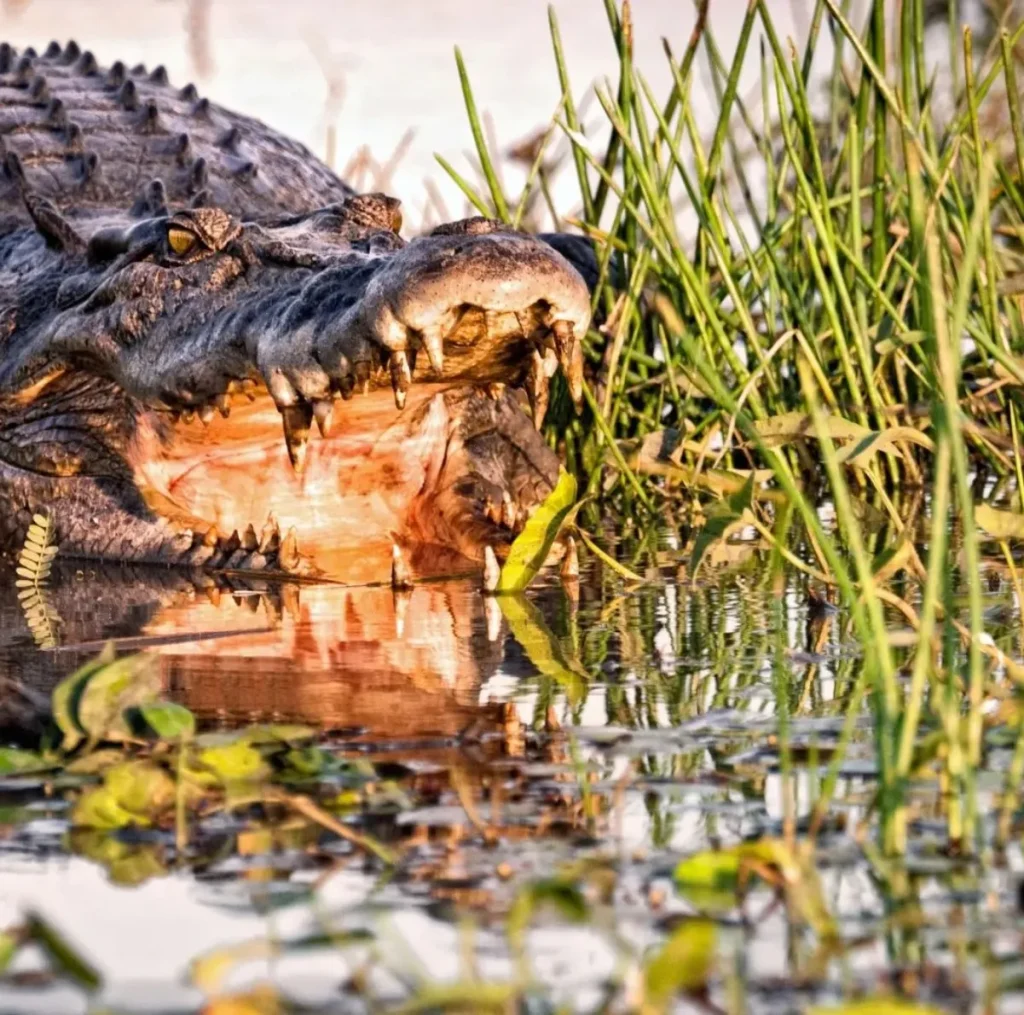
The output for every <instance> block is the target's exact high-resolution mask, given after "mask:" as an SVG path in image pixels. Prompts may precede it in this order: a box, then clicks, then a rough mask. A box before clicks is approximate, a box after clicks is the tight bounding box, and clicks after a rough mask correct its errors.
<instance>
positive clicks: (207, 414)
mask: <svg viewBox="0 0 1024 1015" xmlns="http://www.w3.org/2000/svg"><path fill="white" fill-rule="evenodd" d="M216 412H217V409H216V407H214V406H213V405H204V406H203V407H202V408H201V409H200V410H199V422H200V423H202V424H203V426H209V425H210V421H211V420H212V419H213V417H214V415H215V414H216Z"/></svg>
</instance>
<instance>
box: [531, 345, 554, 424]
mask: <svg viewBox="0 0 1024 1015" xmlns="http://www.w3.org/2000/svg"><path fill="white" fill-rule="evenodd" d="M550 393H551V381H550V380H549V378H548V374H547V372H546V370H545V364H544V357H543V356H542V355H541V354H540V351H539V350H538V349H534V350H533V352H532V353H531V354H530V366H529V369H528V370H527V373H526V395H527V397H528V398H529V399H530V411H531V413H532V414H533V425H534V426H535V427H536V428H537V429H538V430H539V429H540V428H541V427H542V426H543V424H544V417H545V416H546V415H547V411H548V396H549V395H550Z"/></svg>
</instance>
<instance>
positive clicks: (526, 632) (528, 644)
mask: <svg viewBox="0 0 1024 1015" xmlns="http://www.w3.org/2000/svg"><path fill="white" fill-rule="evenodd" d="M498 602H499V604H500V605H501V612H502V613H503V614H504V615H505V620H506V621H508V627H509V630H510V631H511V632H512V637H513V638H515V640H516V641H517V642H519V644H520V645H521V646H522V649H523V651H524V652H525V653H526V656H527V658H528V659H529V660H530V662H531V663H533V665H534V666H535V667H536V668H537V670H538V671H539V672H540V673H541V674H542V675H543V676H545V677H551V679H552V680H554V681H555V683H557V684H558V685H560V686H561V687H563V688H564V689H565V693H566V696H567V697H568V699H569V702H570V703H571V704H577V703H578V702H580V701H581V700H582V698H583V695H584V692H585V691H586V688H587V685H588V684H589V683H590V674H589V673H587V671H586V670H585V669H584V668H583V666H582V665H581V664H580V662H579V660H578V659H576V658H575V656H573V655H571V654H567V652H566V651H565V648H564V646H563V645H562V643H561V642H560V641H559V640H558V639H557V638H556V637H555V636H554V634H552V632H551V630H550V628H549V627H548V626H547V624H546V623H545V621H544V615H543V614H542V613H541V612H540V610H538V609H537V607H536V606H534V605H533V603H531V602H530V601H529V600H528V599H527V598H526V597H525V596H521V595H520V596H499V597H498Z"/></svg>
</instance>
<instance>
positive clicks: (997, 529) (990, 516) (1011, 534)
mask: <svg viewBox="0 0 1024 1015" xmlns="http://www.w3.org/2000/svg"><path fill="white" fill-rule="evenodd" d="M974 520H975V521H976V522H977V523H978V525H980V526H981V528H983V529H984V530H985V531H986V532H987V533H988V534H989V535H990V536H992V537H994V538H995V539H1004V540H1006V539H1024V515H1021V514H1017V512H1016V511H997V510H996V509H995V508H993V507H989V506H988V504H978V505H977V506H976V507H975V508H974Z"/></svg>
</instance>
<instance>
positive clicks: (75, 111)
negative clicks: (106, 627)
mask: <svg viewBox="0 0 1024 1015" xmlns="http://www.w3.org/2000/svg"><path fill="white" fill-rule="evenodd" d="M0 155H2V159H3V162H2V165H3V169H2V175H0V503H2V504H4V505H6V507H7V509H6V510H5V511H4V512H3V513H2V515H0V518H2V520H0V542H3V541H6V542H7V543H8V544H10V543H15V542H17V541H18V540H19V539H20V538H21V537H22V534H23V532H24V529H25V527H26V525H27V524H28V521H29V519H30V517H31V515H32V513H33V512H35V511H39V510H41V509H47V510H49V511H50V512H51V514H52V515H53V517H54V520H55V522H56V526H57V532H58V539H59V542H60V546H61V549H62V551H63V553H65V554H67V555H81V556H87V557H97V558H106V559H114V560H133V561H154V562H161V563H171V564H180V565H184V566H189V567H195V568H214V569H216V568H228V569H237V570H267V569H271V570H275V569H276V570H283V571H289V572H293V573H294V572H296V571H298V572H300V573H310V574H313V573H329V574H331V575H333V576H336V577H343V578H346V579H350V580H353V581H367V580H377V579H379V578H380V577H381V574H380V571H381V568H382V567H383V566H384V564H383V563H382V562H383V561H386V562H387V566H390V560H391V556H392V552H393V546H398V547H399V548H400V549H401V552H402V554H403V555H404V556H407V557H408V558H409V561H407V564H408V565H409V566H410V567H411V568H412V570H413V571H414V572H415V571H420V572H422V573H429V572H431V571H436V570H438V569H447V568H450V567H451V566H453V563H455V562H457V561H458V560H463V561H464V560H466V559H469V560H477V561H479V560H481V559H482V557H483V548H484V546H485V545H488V544H490V545H494V546H495V547H496V548H497V549H498V551H499V553H500V551H501V550H502V548H503V547H505V546H507V544H508V542H509V541H510V538H511V536H512V534H513V533H514V532H515V530H516V529H517V528H518V526H519V525H521V523H522V521H523V519H524V518H525V516H526V515H527V514H528V512H529V511H530V510H531V509H532V507H533V506H535V505H536V504H537V503H538V502H539V500H540V499H542V498H543V497H544V496H545V495H546V494H547V492H549V491H550V489H551V486H552V484H553V482H554V480H555V478H556V476H557V468H558V463H557V459H556V458H555V456H554V454H553V453H552V452H551V451H550V450H549V449H548V448H547V446H546V445H545V444H544V443H543V441H542V440H541V438H540V437H539V435H538V433H537V432H536V430H535V429H534V425H533V424H536V425H538V426H539V423H540V422H541V421H542V420H543V416H544V411H545V408H546V405H547V392H548V384H549V380H550V378H551V376H552V375H553V373H554V372H555V371H556V370H557V369H559V368H560V369H561V370H562V371H563V372H564V374H565V376H566V379H567V382H568V384H569V390H570V393H571V395H572V397H573V398H574V399H575V400H576V401H577V402H578V401H579V399H580V397H581V388H582V369H583V368H582V352H581V344H580V340H581V339H582V336H583V334H584V333H585V332H586V329H587V327H588V325H589V320H590V294H589V291H588V286H587V281H585V280H584V277H583V275H581V271H582V272H583V274H584V275H587V277H588V281H591V282H592V280H593V271H594V258H593V254H592V251H591V250H590V248H589V246H588V245H587V244H586V243H584V242H583V241H582V240H580V239H579V238H576V237H570V236H551V237H546V238H541V237H531V236H527V235H524V234H521V233H514V232H511V231H509V230H506V229H504V228H502V227H501V226H500V225H498V224H497V223H494V222H490V221H489V220H485V219H470V220H466V221H462V222H456V223H451V224H449V225H447V226H443V227H441V228H439V229H437V230H435V231H434V233H432V234H431V235H430V236H424V237H420V238H418V239H415V240H413V241H411V242H409V243H406V242H405V241H404V240H403V239H402V238H401V237H400V236H399V233H398V230H399V229H400V226H401V216H400V213H399V207H398V202H397V201H395V200H394V199H392V198H388V197H386V196H384V195H380V194H376V195H361V196H357V195H354V194H352V192H351V191H350V190H349V188H348V187H346V185H345V184H344V183H342V181H340V180H339V179H337V177H335V176H334V175H333V173H331V171H330V170H329V169H328V168H327V167H326V166H324V165H323V164H322V163H320V162H318V161H317V160H316V159H315V158H314V157H313V156H312V155H311V154H310V153H309V152H308V151H307V150H306V149H304V148H302V146H300V145H297V144H296V143H295V142H293V141H290V140H288V139H286V138H284V137H281V136H280V135H278V134H276V133H274V132H273V131H270V130H269V129H268V128H266V127H265V126H263V125H262V124H260V123H258V122H256V121H254V120H250V119H247V118H243V117H240V116H237V115H236V114H232V113H229V112H227V111H225V110H222V109H219V108H218V107H216V106H213V105H212V104H210V103H207V102H205V101H204V100H202V99H200V98H199V97H198V96H197V95H196V93H195V89H193V88H191V87H190V86H187V87H186V88H184V89H182V90H180V91H178V90H175V89H173V88H171V87H170V86H169V85H168V83H167V81H166V74H164V73H163V71H162V69H160V68H158V69H157V70H156V71H153V72H152V73H150V74H147V73H146V72H145V69H144V68H136V69H134V70H132V71H127V70H125V68H124V67H123V66H120V65H115V66H114V67H112V68H110V69H109V70H106V71H105V70H103V69H101V68H99V67H98V66H97V64H96V61H95V60H94V59H93V58H92V56H91V55H90V54H88V53H84V54H83V53H82V52H81V51H80V50H79V49H78V47H77V46H75V45H74V44H73V43H72V44H69V45H68V46H67V47H60V46H58V45H56V44H53V45H51V47H50V48H49V49H48V50H47V51H46V53H45V54H44V55H43V56H35V55H34V54H32V53H31V52H29V53H22V54H18V53H16V52H14V51H13V50H12V49H10V47H6V46H3V47H0ZM506 384H509V385H512V386H519V387H521V388H523V389H525V397H521V393H517V392H516V391H515V390H514V389H513V388H512V387H509V388H506V387H505V385H506ZM353 396H354V397H353ZM527 402H528V403H529V404H528V406H527V404H526V403H527ZM197 416H198V418H199V422H198V423H196V422H194V420H195V417H197ZM229 416H230V420H229V421H228V422H226V423H225V422H224V420H223V418H222V417H224V418H226V417H229ZM530 417H532V422H531V419H530ZM314 422H315V423H316V425H317V429H318V430H319V432H320V434H321V436H322V438H323V439H322V440H313V441H310V433H311V430H312V428H313V424H314ZM282 429H283V434H284V440H283V441H282V440H281V437H280V434H281V432H282ZM275 434H276V435H275Z"/></svg>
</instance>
